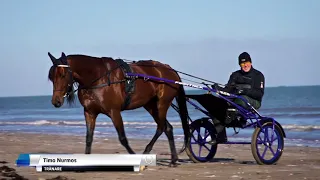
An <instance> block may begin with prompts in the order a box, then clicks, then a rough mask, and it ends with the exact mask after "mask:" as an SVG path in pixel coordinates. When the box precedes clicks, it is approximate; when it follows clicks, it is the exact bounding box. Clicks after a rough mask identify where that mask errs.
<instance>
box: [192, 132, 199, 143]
mask: <svg viewBox="0 0 320 180" xmlns="http://www.w3.org/2000/svg"><path fill="white" fill-rule="evenodd" d="M191 135H192V137H193V139H194V141H195V142H197V143H199V140H198V139H196V137H194V134H193V133H192V134H191Z"/></svg>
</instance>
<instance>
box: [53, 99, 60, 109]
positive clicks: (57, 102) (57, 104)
mask: <svg viewBox="0 0 320 180" xmlns="http://www.w3.org/2000/svg"><path fill="white" fill-rule="evenodd" d="M53 105H54V107H57V108H58V107H60V106H61V101H60V100H59V98H56V101H55V102H54V104H53Z"/></svg>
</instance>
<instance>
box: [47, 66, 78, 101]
mask: <svg viewBox="0 0 320 180" xmlns="http://www.w3.org/2000/svg"><path fill="white" fill-rule="evenodd" d="M55 66H56V67H63V68H67V70H68V74H69V76H70V79H71V83H70V81H69V82H68V85H67V92H66V93H65V95H63V97H64V98H65V97H67V96H68V95H70V93H75V92H76V91H77V90H75V91H73V92H71V91H72V90H71V91H70V90H69V89H70V88H71V87H72V86H73V83H74V79H73V76H72V71H71V69H70V66H69V65H65V64H58V65H55ZM53 91H54V92H55V91H64V90H63V89H55V88H53Z"/></svg>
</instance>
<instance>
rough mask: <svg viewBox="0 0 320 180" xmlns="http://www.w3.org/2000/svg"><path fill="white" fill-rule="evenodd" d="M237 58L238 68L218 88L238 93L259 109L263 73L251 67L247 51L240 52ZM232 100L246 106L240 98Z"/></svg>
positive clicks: (262, 89) (262, 92)
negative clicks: (221, 86)
mask: <svg viewBox="0 0 320 180" xmlns="http://www.w3.org/2000/svg"><path fill="white" fill-rule="evenodd" d="M238 60H239V65H240V70H237V71H235V72H233V73H232V74H231V75H230V78H229V81H228V84H227V85H226V87H225V88H219V90H221V91H226V92H228V93H231V94H237V95H240V96H242V97H243V98H244V99H246V100H247V101H248V102H249V103H250V104H251V105H252V106H253V107H254V108H255V109H259V108H260V107H261V102H262V97H263V95H264V84H265V79H264V75H263V74H262V73H261V72H260V71H258V70H256V69H255V68H253V66H252V61H251V57H250V55H249V54H248V53H247V52H243V53H241V54H240V55H239V57H238ZM234 102H235V103H236V104H239V105H240V106H243V107H246V103H245V102H244V101H243V100H241V99H238V98H237V99H235V101H234Z"/></svg>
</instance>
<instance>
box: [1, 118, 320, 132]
mask: <svg viewBox="0 0 320 180" xmlns="http://www.w3.org/2000/svg"><path fill="white" fill-rule="evenodd" d="M123 123H124V125H125V126H127V127H132V128H155V126H156V125H157V124H156V123H155V122H137V121H135V122H126V121H125V122H123ZM170 123H171V125H172V126H173V127H174V128H181V122H170ZM8 125H11V126H12V125H17V126H19V125H27V126H75V127H76V126H86V122H85V121H50V120H38V121H28V122H24V121H8V122H0V126H8ZM96 126H97V127H113V123H112V122H97V123H96ZM282 126H283V128H284V129H287V130H294V131H317V130H320V125H297V124H284V125H282Z"/></svg>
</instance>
